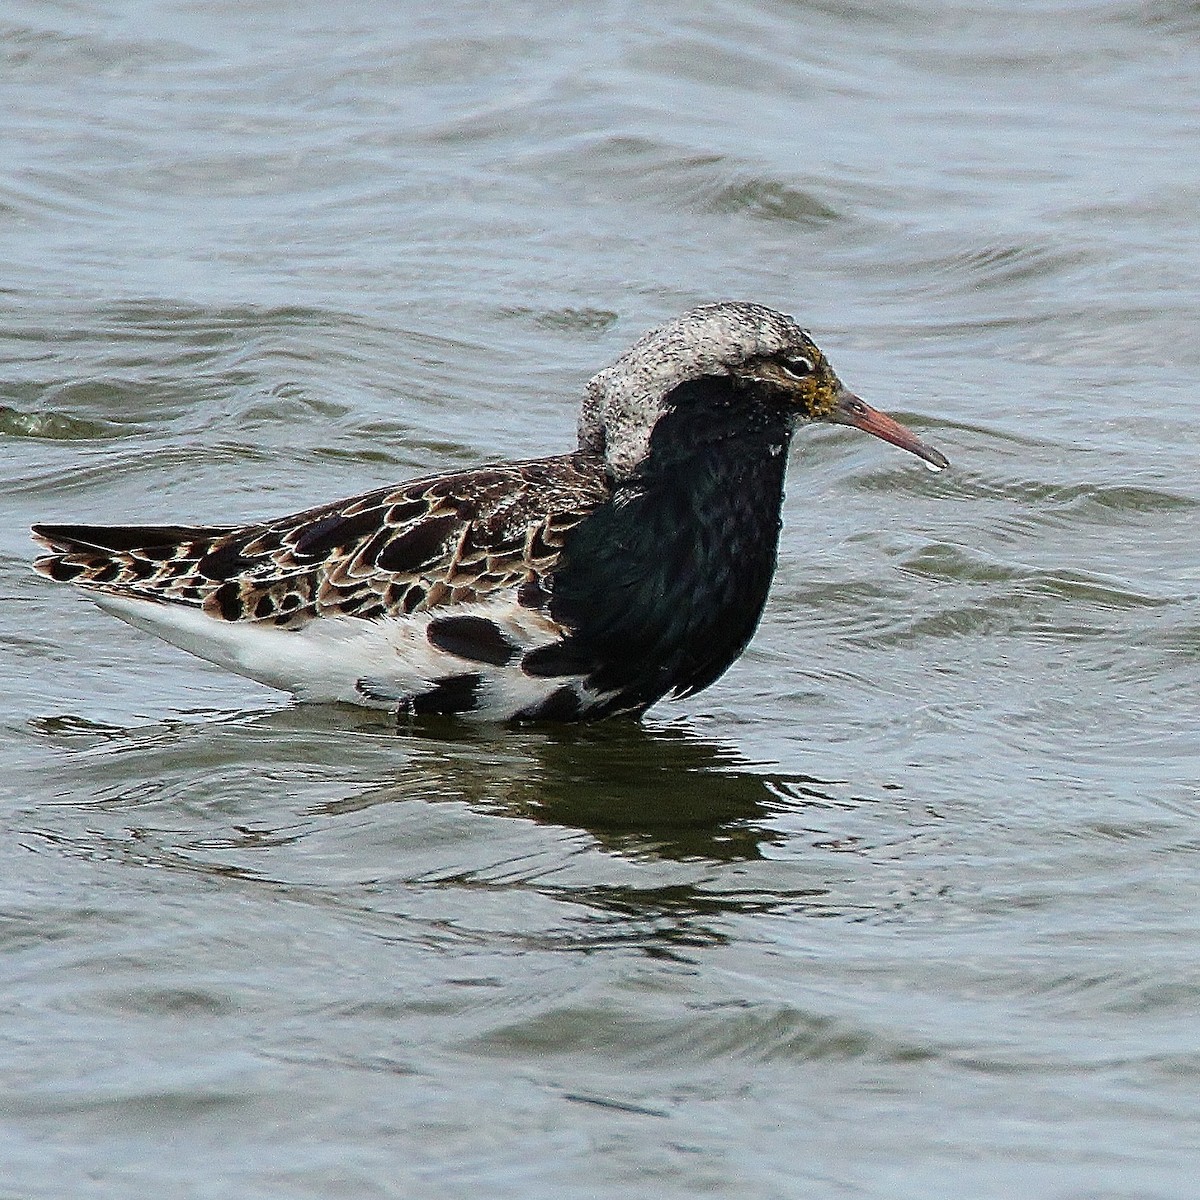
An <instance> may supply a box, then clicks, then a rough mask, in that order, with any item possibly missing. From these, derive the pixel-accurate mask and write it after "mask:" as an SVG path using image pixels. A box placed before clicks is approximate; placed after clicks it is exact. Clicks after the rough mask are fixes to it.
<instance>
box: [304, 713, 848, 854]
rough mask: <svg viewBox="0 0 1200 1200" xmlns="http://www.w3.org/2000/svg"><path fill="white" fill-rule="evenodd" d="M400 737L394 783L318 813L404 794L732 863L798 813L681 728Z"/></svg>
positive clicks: (447, 731) (758, 778)
mask: <svg viewBox="0 0 1200 1200" xmlns="http://www.w3.org/2000/svg"><path fill="white" fill-rule="evenodd" d="M397 736H398V737H399V738H400V739H401V741H402V742H403V743H404V744H406V745H407V747H409V748H410V749H411V750H412V752H413V756H412V759H411V760H410V761H409V763H408V764H407V767H408V768H409V769H408V770H405V771H403V772H402V776H401V778H399V779H397V780H396V781H395V782H394V783H388V784H385V785H382V786H380V787H377V788H371V789H369V790H368V791H365V792H362V793H359V794H358V795H357V796H352V797H346V798H344V799H341V800H337V801H332V802H330V803H329V804H327V805H324V806H322V807H323V809H324V811H326V812H330V813H336V812H345V811H349V810H352V809H357V808H362V807H366V806H368V805H371V804H377V803H386V802H394V801H396V800H402V799H406V798H410V797H420V798H422V799H426V800H428V799H437V798H443V799H458V800H465V801H467V802H469V803H471V804H472V805H475V806H478V807H480V808H483V809H486V810H487V811H489V812H493V813H507V814H509V815H512V816H521V817H524V818H526V819H529V820H533V821H536V822H538V823H540V824H546V825H556V826H561V827H568V828H574V829H581V830H585V831H586V832H588V833H589V834H591V835H592V836H593V837H594V838H595V839H596V840H597V841H598V842H599V843H600V844H602V845H603V846H605V847H606V848H608V849H610V850H613V851H615V852H618V853H621V854H624V855H635V856H649V857H655V858H662V859H673V860H676V861H680V862H688V861H700V862H734V861H747V860H756V859H760V858H762V857H763V850H764V848H765V847H767V846H770V845H778V844H781V843H782V841H783V840H784V835H783V834H781V833H780V832H779V831H778V830H777V829H773V828H772V827H771V824H770V819H771V817H772V815H773V814H775V813H777V812H778V811H779V810H780V809H781V808H783V807H788V808H794V807H795V806H796V802H795V801H794V800H793V801H790V802H787V803H785V802H784V801H781V800H780V798H779V794H778V792H779V782H780V781H779V776H778V773H775V774H772V773H771V772H770V770H769V764H762V763H754V762H752V761H751V760H750V759H748V758H746V757H745V756H744V755H743V754H742V753H741V752H740V751H739V750H738V749H737V748H736V747H735V746H733V745H731V744H728V743H722V742H717V741H713V740H710V739H706V738H703V737H701V736H699V735H697V734H696V733H694V732H693V731H691V730H689V729H688V728H686V727H683V726H680V725H664V726H646V725H642V724H640V723H638V722H635V721H609V722H606V723H604V724H600V725H583V726H547V727H539V728H531V729H522V730H502V729H495V730H487V729H484V730H480V729H473V728H471V727H469V726H466V725H465V724H463V723H455V722H451V721H440V720H431V721H428V722H423V723H420V724H418V725H416V726H414V727H413V728H412V729H409V730H406V731H403V732H402V733H399V734H398V735H397ZM430 758H433V759H435V760H436V764H437V767H438V770H437V772H436V774H433V773H431V772H430V770H429V768H430V766H431V763H430ZM831 786H833V785H830V784H826V783H824V782H823V781H821V780H817V779H810V778H807V777H802V776H789V777H788V779H787V781H786V790H787V791H788V792H790V793H791V794H793V795H796V794H811V795H812V796H814V797H815V798H819V799H820V800H822V801H824V802H826V803H834V797H833V796H832V794H830V793H829V792H828V791H827V790H826V789H828V788H829V787H831Z"/></svg>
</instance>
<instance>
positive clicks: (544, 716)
mask: <svg viewBox="0 0 1200 1200" xmlns="http://www.w3.org/2000/svg"><path fill="white" fill-rule="evenodd" d="M582 715H583V702H582V701H581V700H580V698H579V693H578V692H577V691H576V690H575V689H574V688H573V687H560V688H559V689H558V690H557V691H553V692H551V693H550V695H549V696H547V697H546V698H545V700H542V701H539V702H538V703H537V704H531V705H529V707H528V708H523V709H521V711H520V712H519V713H517V714H516V715H515V716H514V717H513V720H514V721H577V720H579V718H580V717H581V716H582Z"/></svg>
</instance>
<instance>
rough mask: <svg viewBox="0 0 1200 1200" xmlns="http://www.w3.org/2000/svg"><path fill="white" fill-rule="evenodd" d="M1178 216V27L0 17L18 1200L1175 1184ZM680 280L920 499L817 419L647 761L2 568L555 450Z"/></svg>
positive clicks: (1129, 15)
mask: <svg viewBox="0 0 1200 1200" xmlns="http://www.w3.org/2000/svg"><path fill="white" fill-rule="evenodd" d="M1198 228H1200V9H1198V8H1197V6H1196V4H1195V3H1186V2H1183V0H1174V2H1168V0H1161V2H1151V0H1147V2H1145V3H1136V2H1133V0H1127V2H1118V0H1109V2H1101V0H1094V2H1090V3H1085V2H1070V0H1043V2H1023V0H1004V2H1001V3H990V2H988V3H985V2H984V0H977V2H975V3H966V2H963V0H959V2H957V3H950V4H936V3H932V2H931V0H923V2H917V0H914V2H912V3H894V4H868V3H856V2H854V0H847V2H845V3H834V2H831V0H826V2H824V3H810V4H801V3H785V2H783V0H727V2H725V3H712V4H705V5H700V6H693V5H685V4H683V3H680V2H678V0H669V2H668V3H666V4H663V5H633V4H619V3H598V4H592V5H587V6H583V5H579V6H563V5H560V4H551V3H537V2H531V3H526V4H518V5H512V6H489V5H478V4H460V3H447V4H443V5H437V6H433V7H432V8H430V7H429V6H426V5H417V4H406V3H405V4H394V5H389V4H383V3H362V4H347V5H344V6H342V5H336V4H323V5H318V4H312V3H308V2H307V0H298V2H295V3H288V4H283V3H279V2H277V0H276V2H270V0H264V2H262V3H259V2H252V3H236V4H235V3H203V4H197V3H184V2H183V0H175V2H168V0H145V2H144V3H133V2H129V0H127V2H124V3H123V2H121V0H110V2H108V3H101V2H96V3H75V4H66V3H63V4H58V3H50V2H48V0H45V2H35V0H10V3H8V4H7V6H6V7H5V8H4V10H3V11H2V12H0V297H2V299H0V305H2V314H3V315H2V320H0V354H2V356H3V368H2V376H0V378H2V383H0V404H3V405H4V407H3V410H2V411H0V469H2V480H0V487H2V488H3V497H4V504H3V511H4V521H3V523H2V528H0V556H2V558H0V563H2V571H3V578H2V594H3V598H4V601H5V603H4V606H3V616H2V617H0V641H2V644H3V647H4V650H3V660H2V666H0V669H2V672H3V679H4V685H3V688H4V690H3V695H4V697H5V701H6V703H5V706H4V718H3V725H2V728H0V739H2V740H0V798H2V803H0V913H2V919H3V925H2V940H0V1113H2V1121H0V1195H2V1196H3V1197H5V1198H8V1197H12V1198H14V1200H16V1198H20V1200H30V1198H42V1197H56V1198H57V1197H63V1198H68V1197H69V1198H71V1200H92V1198H100V1197H106V1198H107V1197H112V1198H114V1200H117V1198H121V1200H124V1198H128V1197H135V1196H136V1197H142V1196H145V1197H162V1196H172V1197H176V1196H178V1197H228V1196H237V1197H239V1200H254V1198H257V1197H310V1196H311V1197H333V1196H347V1197H351V1196H352V1197H374V1196H394V1197H404V1198H412V1197H421V1198H426V1197H428V1198H430V1200H434V1198H436V1200H445V1198H450V1200H453V1198H456V1197H471V1198H472V1200H476V1198H478V1197H489V1198H490V1197H497V1198H508V1197H513V1198H516V1197H520V1198H522V1200H528V1198H542V1197H546V1198H550V1197H554V1198H558V1197H572V1198H574V1197H578V1198H581V1200H582V1198H591V1197H604V1198H606V1200H608V1198H611V1197H628V1198H639V1200H640V1198H644V1197H647V1196H654V1197H658V1196H663V1197H680V1198H683V1197H689V1198H690V1197H696V1196H715V1197H721V1198H731V1200H732V1198H742V1197H745V1198H753V1200H767V1198H785V1197H786V1198H791V1197H816V1198H824V1197H837V1196H847V1197H872V1198H878V1200H906V1198H910V1197H911V1198H927V1197H947V1198H950V1197H953V1198H955V1200H961V1198H963V1197H996V1198H1001V1197H1003V1198H1010V1197H1014V1196H1019V1197H1038V1198H1042V1197H1055V1198H1058V1197H1061V1198H1064V1200H1113V1198H1118V1197H1119V1198H1131V1200H1132V1198H1134V1197H1136V1198H1138V1200H1148V1198H1154V1200H1159V1198H1164V1200H1165V1198H1176V1197H1189V1196H1193V1195H1195V1194H1196V1192H1197V1185H1196V1183H1195V1178H1196V1177H1197V1175H1198V1174H1200V1011H1198V1010H1200V967H1198V966H1197V963H1198V962H1200V931H1198V929H1197V905H1198V902H1200V885H1198V880H1200V830H1198V822H1197V809H1198V808H1200V782H1198V775H1200V599H1198V593H1200V568H1198V560H1200V555H1198V553H1197V551H1198V548H1200V529H1198V521H1200V483H1198V480H1197V465H1198V457H1197V444H1198V439H1200V415H1198V409H1197V403H1196V385H1197V377H1198V376H1200V337H1198V332H1197V331H1198V328H1200V300H1198V296H1200V234H1198V232H1197V230H1198ZM719 297H740V298H747V299H756V300H760V301H764V302H767V303H771V304H774V305H776V306H778V307H780V308H782V309H784V310H786V311H789V312H793V313H795V314H797V315H798V316H799V317H800V318H801V320H802V321H803V322H805V323H806V324H808V325H809V326H810V327H811V328H812V329H813V331H814V333H815V335H816V336H817V338H818V340H819V341H820V343H821V344H822V346H823V347H824V348H825V349H826V350H827V352H828V353H829V354H830V356H831V358H832V360H833V362H834V363H835V365H836V367H837V368H838V370H839V372H840V373H841V375H842V377H843V378H844V379H845V380H846V382H847V383H848V384H849V385H850V386H851V387H853V388H855V389H856V390H857V391H859V392H860V393H861V394H862V395H863V396H864V398H866V399H867V400H868V401H870V402H872V403H874V404H876V405H878V406H879V407H882V408H885V409H888V410H890V411H892V412H895V413H897V414H898V415H900V416H901V417H902V418H903V419H905V420H906V421H908V422H909V423H911V424H912V425H913V426H914V427H915V428H916V429H917V430H918V431H919V432H920V433H921V434H922V435H923V436H925V437H926V438H927V439H928V440H929V441H931V442H932V443H933V444H935V445H937V446H939V447H940V448H941V449H943V450H944V451H945V452H946V453H947V454H948V455H949V456H950V458H951V460H952V462H953V469H952V470H951V471H949V472H946V473H944V474H942V475H939V476H934V475H930V474H928V473H926V472H925V471H923V470H921V469H920V467H919V466H918V465H916V464H915V463H914V461H913V460H911V459H909V458H907V457H906V456H904V455H902V454H900V453H899V452H898V451H896V450H894V449H893V448H891V447H888V446H885V445H883V444H882V443H879V442H876V441H874V440H872V439H867V438H862V437H861V436H855V435H853V434H850V433H848V432H845V431H834V430H824V431H808V432H805V433H802V434H801V436H800V437H799V438H798V439H797V445H796V448H795V452H794V456H793V462H792V469H791V478H790V485H789V494H788V501H787V507H786V526H785V529H784V533H783V540H782V546H781V559H780V567H779V573H778V577H777V581H776V587H775V590H774V593H773V597H772V601H771V604H770V606H769V608H768V611H767V614H766V617H765V620H764V622H763V626H762V629H761V631H760V633H759V636H758V638H757V639H756V641H755V642H754V644H753V646H752V647H751V649H750V651H749V652H748V653H747V655H746V656H745V658H744V659H743V660H742V661H741V662H740V663H739V664H738V665H737V666H736V667H735V668H734V669H733V670H732V671H730V672H729V674H728V675H727V676H726V677H725V678H724V679H723V680H721V681H720V683H719V684H717V685H716V686H714V687H713V688H712V689H710V690H709V691H708V692H705V693H703V694H702V695H700V696H698V697H696V698H694V699H691V700H689V701H687V702H686V703H683V704H680V705H676V706H664V707H662V708H661V709H659V710H657V711H655V712H654V713H653V714H652V715H651V717H650V718H649V719H648V720H647V721H646V722H645V723H644V725H643V726H641V727H637V726H631V725H625V724H613V725H610V726H599V727H595V728H588V729H582V730H569V729H568V730H559V731H555V730H525V731H520V732H488V731H482V732H481V731H471V730H469V729H463V728H460V727H456V726H454V725H453V724H449V723H446V724H432V725H429V726H426V727H423V728H421V729H420V730H419V731H417V732H416V733H415V734H413V735H412V736H405V735H400V734H397V733H396V732H394V731H393V730H391V729H390V728H389V727H388V726H387V724H386V723H385V722H381V721H380V720H378V719H376V718H375V717H373V716H372V715H371V714H361V713H356V712H352V711H348V710H322V709H300V708H296V707H294V706H291V705H289V703H288V702H287V700H286V699H285V698H284V697H281V696H279V695H278V694H275V693H271V692H268V691H265V690H263V689H259V688H257V687H255V686H254V685H252V684H250V683H248V682H246V681H242V680H238V679H236V678H233V677H229V676H226V675H224V674H222V673H220V672H218V671H217V670H215V669H211V668H209V667H207V666H205V665H204V664H202V663H200V662H198V661H195V660H192V659H189V658H187V657H186V656H185V655H182V654H180V653H177V652H175V651H173V650H171V649H170V648H168V647H165V646H163V645H160V644H158V643H155V642H153V641H152V640H149V639H147V638H145V637H142V636H140V635H138V634H137V633H135V632H134V631H133V630H131V629H128V628H126V627H124V626H122V625H120V624H118V623H117V622H114V621H112V620H110V619H108V618H106V617H104V616H103V615H102V614H100V613H99V612H97V611H96V610H94V609H93V608H92V607H91V606H89V605H87V604H85V603H83V602H80V601H78V600H76V599H74V598H73V597H72V596H71V595H70V594H69V593H68V592H67V591H66V590H64V589H61V588H54V587H52V586H51V585H49V584H48V583H46V582H45V581H43V580H40V579H38V578H36V577H34V576H33V575H32V574H30V573H29V572H28V568H27V564H28V561H29V558H30V556H31V552H32V547H31V546H30V544H29V543H28V542H27V540H26V534H25V529H26V527H27V526H28V524H29V523H30V521H32V520H35V519H38V518H42V519H55V518H59V519H68V518H83V519H87V520H94V521H128V520H135V519H143V520H179V521H195V520H211V521H228V520H231V519H239V518H251V517H256V516H264V515H269V514H278V513H282V512H286V511H289V510H291V509H294V508H299V507H301V506H305V505H309V504H312V503H315V502H317V501H320V500H324V499H328V498H332V497H335V496H338V495H345V494H349V493H353V492H355V491H359V490H365V489H366V488H369V487H373V486H376V485H379V484H381V483H384V482H391V481H396V480H399V479H403V478H405V477H408V476H410V475H414V474H417V473H419V472H423V471H431V470H438V469H443V468H447V467H456V466H462V465H464V464H473V463H478V462H482V461H486V460H489V459H495V458H503V457H512V456H527V455H533V454H540V453H547V452H554V451H557V450H559V449H562V448H564V447H566V446H568V445H569V444H570V442H571V439H572V437H573V428H574V420H575V406H576V399H577V397H578V395H579V392H580V388H581V386H582V383H583V381H584V380H585V379H586V377H587V376H588V375H589V374H591V373H592V372H593V371H594V370H596V369H597V368H598V367H600V366H602V365H604V364H605V363H606V362H608V361H609V360H610V359H611V358H612V357H613V356H614V355H615V354H616V353H617V352H619V351H620V350H621V349H622V348H624V346H625V345H626V344H627V343H628V342H629V341H630V340H632V338H633V337H634V336H636V335H637V334H638V333H640V332H641V331H642V330H643V329H645V328H647V327H648V326H650V325H652V324H654V323H655V322H656V321H658V320H660V319H661V318H664V317H666V316H670V315H673V314H674V313H676V312H678V311H680V310H681V309H683V308H685V307H687V306H688V305H690V304H692V303H695V302H698V301H702V300H706V299H714V298H719Z"/></svg>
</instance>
